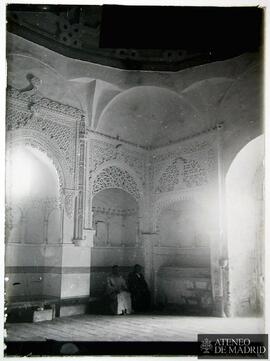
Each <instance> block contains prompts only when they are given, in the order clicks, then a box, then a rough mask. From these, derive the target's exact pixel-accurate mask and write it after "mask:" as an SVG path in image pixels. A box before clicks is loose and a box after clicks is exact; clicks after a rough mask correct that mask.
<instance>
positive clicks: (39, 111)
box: [7, 77, 82, 186]
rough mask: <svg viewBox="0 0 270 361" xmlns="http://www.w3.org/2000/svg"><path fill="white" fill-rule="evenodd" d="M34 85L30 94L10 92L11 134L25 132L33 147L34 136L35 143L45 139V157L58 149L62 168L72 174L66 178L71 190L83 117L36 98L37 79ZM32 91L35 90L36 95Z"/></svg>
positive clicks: (61, 106)
mask: <svg viewBox="0 0 270 361" xmlns="http://www.w3.org/2000/svg"><path fill="white" fill-rule="evenodd" d="M31 81H32V82H33V84H32V85H33V87H32V89H30V90H27V89H25V90H18V89H15V88H13V87H8V89H7V130H8V133H10V131H12V132H13V133H14V132H17V131H21V130H25V131H26V133H27V134H28V143H31V135H32V134H33V136H34V137H33V141H34V142H35V141H36V140H37V141H39V139H42V142H43V144H44V143H48V146H45V147H43V149H42V150H44V148H45V152H46V153H47V150H48V149H50V148H51V145H53V148H54V149H55V150H56V149H57V153H58V154H57V158H58V159H59V162H60V163H64V166H63V168H65V171H67V172H68V173H69V174H68V175H66V178H67V183H69V184H68V186H70V183H72V181H73V180H72V179H73V175H74V169H75V161H76V160H75V153H76V152H75V144H76V142H75V140H76V136H77V133H76V127H77V124H78V123H80V121H81V119H82V113H81V111H80V110H79V109H77V108H73V107H71V106H68V105H64V104H61V103H58V102H55V101H52V100H50V99H47V98H43V97H42V96H41V95H39V94H36V93H35V92H36V90H37V86H36V81H35V77H34V78H32V80H31ZM37 84H38V79H37ZM33 90H35V92H34V94H33ZM33 132H35V134H34V133H33ZM30 145H32V144H30ZM50 153H51V152H50ZM53 153H55V152H53ZM52 155H53V157H52V159H54V155H55V154H52Z"/></svg>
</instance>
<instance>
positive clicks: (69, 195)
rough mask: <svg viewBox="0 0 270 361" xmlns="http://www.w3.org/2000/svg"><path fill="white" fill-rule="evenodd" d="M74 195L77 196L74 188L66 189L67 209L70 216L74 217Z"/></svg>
mask: <svg viewBox="0 0 270 361" xmlns="http://www.w3.org/2000/svg"><path fill="white" fill-rule="evenodd" d="M74 197H75V192H74V190H73V189H65V190H64V198H65V211H66V215H67V216H68V218H72V216H73V213H74Z"/></svg>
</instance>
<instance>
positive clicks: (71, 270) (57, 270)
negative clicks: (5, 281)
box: [5, 265, 133, 274]
mask: <svg viewBox="0 0 270 361" xmlns="http://www.w3.org/2000/svg"><path fill="white" fill-rule="evenodd" d="M132 269H133V265H132V266H119V270H120V272H130V271H131V270H132ZM111 271H112V266H92V267H49V266H7V267H6V268H5V273H6V274H16V273H38V274H40V273H43V274H47V273H49V274H51V273H53V274H83V273H88V274H90V272H103V273H108V274H109V273H111Z"/></svg>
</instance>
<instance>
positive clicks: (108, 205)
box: [92, 188, 139, 246]
mask: <svg viewBox="0 0 270 361" xmlns="http://www.w3.org/2000/svg"><path fill="white" fill-rule="evenodd" d="M92 210H93V225H94V228H95V230H96V234H95V236H94V244H95V245H96V246H121V245H125V246H128V245H133V246H134V245H135V244H136V243H137V241H138V211H139V207H138V203H137V201H136V199H135V198H134V197H133V196H131V195H130V194H129V193H128V192H126V191H124V190H122V189H118V188H108V189H104V190H102V191H100V192H98V193H97V194H96V195H95V196H94V198H93V201H92Z"/></svg>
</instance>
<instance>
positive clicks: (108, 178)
mask: <svg viewBox="0 0 270 361" xmlns="http://www.w3.org/2000/svg"><path fill="white" fill-rule="evenodd" d="M108 188H120V189H123V190H124V191H126V192H128V193H130V194H131V195H132V196H133V197H134V198H135V199H137V200H138V199H140V198H141V195H140V192H139V189H138V186H137V184H136V182H135V180H134V179H133V177H132V176H131V175H130V174H129V173H128V172H127V171H126V170H124V169H120V168H118V167H115V166H111V167H107V168H105V169H103V170H102V171H101V172H100V173H99V174H98V175H97V177H96V178H95V180H94V182H93V188H92V196H94V195H95V194H97V193H98V192H100V191H102V190H104V189H108Z"/></svg>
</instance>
